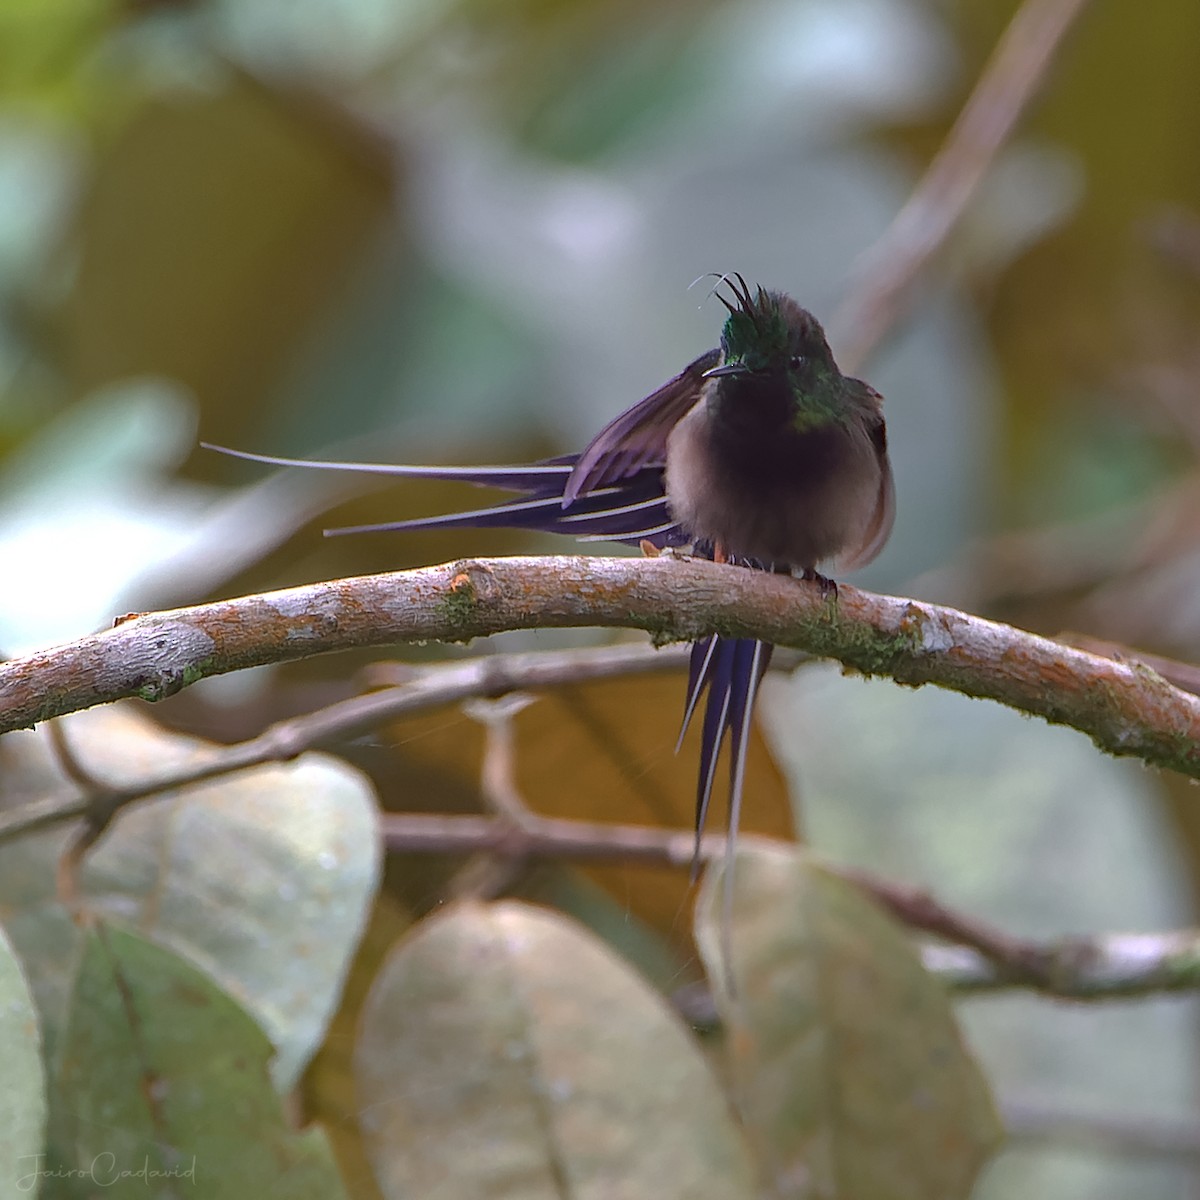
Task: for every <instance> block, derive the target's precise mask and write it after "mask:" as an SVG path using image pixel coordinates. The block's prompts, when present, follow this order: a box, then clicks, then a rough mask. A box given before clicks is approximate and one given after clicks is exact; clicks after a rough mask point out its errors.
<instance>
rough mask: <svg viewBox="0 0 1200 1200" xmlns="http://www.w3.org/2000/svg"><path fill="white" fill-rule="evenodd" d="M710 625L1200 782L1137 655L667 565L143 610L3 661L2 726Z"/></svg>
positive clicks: (482, 564) (1191, 753)
mask: <svg viewBox="0 0 1200 1200" xmlns="http://www.w3.org/2000/svg"><path fill="white" fill-rule="evenodd" d="M591 625H600V626H609V627H621V628H640V629H645V630H647V631H649V632H650V633H651V634H652V635H653V637H654V639H655V640H656V641H657V642H667V641H676V640H690V639H692V638H695V637H698V636H701V635H704V634H708V633H712V632H718V633H722V634H727V635H730V636H735V637H758V638H762V639H764V640H766V641H770V642H774V643H776V644H777V645H782V646H790V647H795V648H797V649H801V650H805V651H807V652H809V653H811V654H814V655H817V656H820V657H825V658H835V659H838V660H839V661H841V662H842V663H844V664H845V665H846V666H848V667H852V668H854V669H855V670H858V671H860V672H862V673H863V674H867V675H888V676H891V677H892V678H893V679H895V680H896V681H897V682H898V683H903V684H908V685H913V686H916V685H920V684H925V683H933V684H937V685H938V686H941V687H945V688H949V689H951V690H954V691H958V692H962V693H963V694H964V695H968V696H975V697H979V698H985V699H991V700H997V701H999V702H1000V703H1002V704H1006V705H1008V706H1010V707H1012V708H1016V709H1019V710H1021V711H1023V712H1027V713H1031V714H1033V715H1035V716H1039V717H1042V718H1044V719H1045V720H1047V721H1051V722H1055V723H1059V724H1066V725H1071V726H1073V727H1074V728H1076V729H1079V730H1080V731H1082V732H1083V733H1086V734H1087V735H1088V736H1090V737H1091V738H1092V740H1093V741H1094V742H1095V743H1096V744H1097V745H1098V746H1099V747H1100V748H1101V749H1102V750H1105V751H1107V752H1109V753H1111V754H1115V755H1130V756H1134V757H1137V758H1140V759H1142V760H1143V761H1144V762H1146V763H1150V764H1152V765H1155V766H1161V767H1169V768H1171V769H1174V770H1177V771H1180V772H1181V773H1183V774H1185V775H1189V776H1192V777H1194V778H1200V699H1198V698H1197V697H1195V696H1191V695H1188V694H1186V693H1184V692H1182V691H1180V690H1179V689H1177V688H1175V687H1173V686H1171V684H1169V683H1167V682H1166V680H1164V679H1163V678H1162V677H1161V676H1159V675H1157V674H1156V673H1155V672H1154V671H1152V670H1151V669H1150V668H1149V667H1147V666H1145V665H1144V664H1142V663H1140V662H1138V661H1136V660H1135V661H1119V660H1116V659H1110V658H1103V657H1099V656H1096V655H1093V654H1088V653H1086V652H1085V651H1082V650H1076V649H1072V648H1070V647H1068V646H1063V645H1061V644H1059V643H1057V642H1054V641H1051V640H1049V639H1047V638H1043V637H1037V636H1035V635H1033V634H1030V633H1025V632H1022V631H1021V630H1018V629H1014V628H1012V627H1011V626H1007V625H1002V624H999V623H997V622H994V621H986V620H983V619H982V618H980V617H973V616H970V615H968V614H966V613H962V612H958V611H956V610H954V609H950V608H942V607H939V606H937V605H933V604H924V603H920V602H917V601H914V600H905V599H898V598H895V597H890V596H879V595H874V594H871V593H869V592H862V591H859V590H858V589H856V588H852V587H849V586H842V587H841V588H840V589H839V592H838V595H837V598H836V599H827V598H826V597H825V596H824V595H823V594H822V592H821V589H820V588H819V587H818V586H817V585H815V584H809V583H805V582H802V581H799V580H795V579H789V578H786V577H783V576H776V575H770V574H767V573H765V572H760V571H749V570H746V569H744V568H740V567H733V566H727V565H720V564H714V563H708V562H701V561H697V560H678V559H673V558H667V557H663V558H658V559H636V558H599V557H582V556H563V557H545V558H492V559H482V558H481V559H463V560H460V561H459V562H455V563H449V564H445V565H442V566H437V567H423V568H420V569H417V570H412V571H397V572H392V573H389V574H384V575H366V576H360V577H358V578H353V579H338V580H332V581H329V582H323V583H315V584H310V585H307V586H305V587H298V588H290V589H288V590H286V591H280V592H269V593H264V594H260V595H253V596H244V597H240V598H238V599H234V600H225V601H218V602H216V603H212V604H204V605H198V606H196V607H194V608H181V609H174V610H171V611H168V612H162V613H148V614H143V615H141V616H135V617H130V618H127V619H125V620H122V621H121V622H120V623H119V624H117V625H116V627H115V628H113V629H110V630H106V631H105V632H103V633H99V634H95V635H92V636H90V637H85V638H81V639H79V640H78V641H75V642H71V643H68V644H66V645H63V646H59V647H55V648H52V649H49V650H43V651H38V652H37V653H35V654H31V655H29V656H27V657H25V658H20V659H15V660H13V661H10V662H7V663H3V664H0V733H3V732H5V731H7V730H11V729H18V728H23V727H26V726H29V725H32V724H34V723H35V722H37V721H42V720H46V719H48V718H50V717H54V716H59V715H61V714H63V713H68V712H74V711H77V710H79V709H82V708H88V707H91V706H92V705H95V704H102V703H106V702H108V701H111V700H118V699H122V698H124V697H128V696H140V697H141V698H143V699H145V700H157V699H160V698H162V697H164V696H168V695H171V694H172V693H174V692H177V691H179V690H180V689H181V688H183V687H186V686H187V685H188V684H190V683H194V682H195V681H196V680H198V679H203V678H205V677H206V676H210V675H219V674H222V673H224V672H227V671H234V670H238V669H240V668H243V667H249V666H258V665H261V664H265V663H277V662H286V661H291V660H294V659H298V658H304V657H308V656H310V655H314V654H322V653H328V652H330V651H334V650H345V649H349V648H351V647H363V646H390V645H394V644H395V643H397V642H413V641H430V640H439V641H469V640H470V639H472V638H476V637H486V636H487V635H489V634H493V633H498V632H501V631H502V630H506V629H534V628H569V627H580V626H591Z"/></svg>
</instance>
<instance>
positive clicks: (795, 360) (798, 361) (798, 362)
mask: <svg viewBox="0 0 1200 1200" xmlns="http://www.w3.org/2000/svg"><path fill="white" fill-rule="evenodd" d="M788 366H789V367H791V369H792V370H793V371H798V370H799V369H800V368H801V367H802V366H804V355H803V354H793V355H792V357H791V358H790V359H788Z"/></svg>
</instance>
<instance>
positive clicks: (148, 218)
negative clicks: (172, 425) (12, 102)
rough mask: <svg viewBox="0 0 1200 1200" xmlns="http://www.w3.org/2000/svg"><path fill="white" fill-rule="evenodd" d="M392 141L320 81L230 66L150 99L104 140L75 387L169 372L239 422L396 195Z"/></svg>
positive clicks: (69, 335) (84, 237) (216, 411)
mask: <svg viewBox="0 0 1200 1200" xmlns="http://www.w3.org/2000/svg"><path fill="white" fill-rule="evenodd" d="M392 174H393V161H392V154H391V150H390V148H389V147H388V146H387V145H386V144H385V143H384V142H383V141H382V140H380V139H378V138H375V137H374V136H371V135H368V134H367V133H366V131H365V130H364V129H363V128H362V127H361V126H359V125H358V124H356V123H355V122H354V121H353V120H351V119H350V118H349V117H347V116H346V114H345V113H344V112H343V111H342V110H340V109H339V108H338V107H337V106H336V105H335V104H333V103H332V102H331V101H329V100H327V99H325V98H323V97H321V96H319V95H317V94H315V93H313V94H308V93H304V92H300V91H292V92H288V91H284V90H282V89H279V88H274V87H271V86H268V85H266V84H264V83H262V82H261V81H258V80H256V79H254V78H253V77H251V76H248V75H245V74H233V73H228V74H226V75H225V76H224V78H223V79H222V80H221V86H220V88H219V90H218V89H215V88H214V89H210V90H207V91H200V90H195V91H191V92H187V91H177V92H174V93H164V94H161V95H159V96H156V97H155V98H153V99H151V100H149V101H147V102H146V104H145V105H144V106H143V107H142V109H141V110H140V111H139V112H138V113H137V114H136V116H135V117H134V118H133V119H132V120H131V121H130V122H129V123H128V125H127V127H126V128H125V129H124V130H123V132H122V134H121V136H120V137H119V138H117V139H116V140H115V141H114V143H113V144H112V145H110V146H108V147H107V148H106V152H105V154H104V155H103V156H102V157H101V158H100V159H99V161H98V162H97V164H96V170H95V173H94V175H93V177H92V179H91V181H90V184H89V187H88V189H87V193H86V195H85V196H84V198H83V201H82V204H81V207H80V211H79V215H78V220H77V227H76V230H75V233H76V236H77V238H78V241H79V270H78V277H77V280H76V282H75V286H74V287H73V289H72V291H71V292H70V294H69V296H68V298H67V300H66V304H65V307H64V309H63V311H62V313H61V321H62V335H63V337H64V339H65V357H66V361H67V364H68V369H69V372H70V377H71V381H72V383H73V385H74V387H75V389H76V390H77V391H79V392H84V391H88V390H90V389H91V388H93V387H96V386H98V385H100V384H104V383H108V382H111V381H112V380H114V379H120V378H122V377H124V376H126V375H141V374H161V375H165V376H167V377H169V378H172V379H175V380H178V381H179V382H180V383H182V384H183V385H184V386H186V387H188V388H190V389H191V390H192V391H193V392H194V393H195V394H196V396H197V398H198V400H199V401H200V403H201V406H202V407H203V409H204V411H205V415H206V422H207V423H206V429H207V432H208V434H209V435H210V436H212V437H214V439H215V440H218V441H219V440H222V435H221V429H222V426H224V428H226V429H229V428H230V427H232V426H236V427H237V428H244V423H245V418H246V414H248V413H256V412H258V411H259V410H261V408H262V406H263V403H264V397H269V396H270V394H271V393H272V390H273V388H275V387H276V386H278V383H279V381H280V378H281V375H282V372H283V371H284V369H285V368H286V366H287V365H288V364H289V362H290V361H291V356H292V355H294V354H295V343H296V341H297V339H298V338H301V337H305V336H309V335H310V334H311V333H312V330H313V326H314V323H315V322H316V321H317V320H318V319H319V318H321V317H322V316H323V315H324V314H325V313H326V312H327V310H329V309H330V308H331V307H332V301H333V298H334V296H335V295H336V294H337V292H338V290H339V289H340V288H341V287H343V286H345V284H346V282H347V279H348V275H349V271H350V268H351V267H352V265H353V264H354V263H355V262H356V261H357V259H358V257H359V256H360V255H361V254H362V253H363V250H364V245H365V244H366V242H367V240H368V239H369V238H370V237H371V236H372V235H375V234H377V233H378V231H379V229H380V228H381V226H382V223H383V221H384V218H385V216H386V214H387V211H388V207H389V205H390V204H391V202H392V195H391V188H392V183H393V179H392Z"/></svg>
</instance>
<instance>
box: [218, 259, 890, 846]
mask: <svg viewBox="0 0 1200 1200" xmlns="http://www.w3.org/2000/svg"><path fill="white" fill-rule="evenodd" d="M722 286H726V287H728V289H729V291H730V293H731V295H732V299H728V298H726V297H725V296H724V295H722V294H721V291H720V288H721V287H722ZM714 294H715V295H716V296H717V298H718V299H719V300H720V301H721V303H722V304H723V305H724V306H725V308H726V309H727V310H728V313H729V316H728V318H727V320H726V321H725V327H724V329H723V330H722V333H721V345H720V348H719V349H715V350H710V351H709V352H708V353H706V354H702V355H701V356H700V357H699V358H698V359H696V360H695V362H693V363H690V364H689V365H688V366H687V367H685V368H684V369H683V371H682V372H680V374H678V375H676V376H675V378H674V379H671V380H669V381H668V382H667V383H665V384H663V386H662V387H660V388H659V389H658V391H656V392H654V393H652V394H651V395H649V396H647V397H646V398H645V399H644V400H642V401H641V402H640V403H638V404H635V405H634V406H633V407H632V408H630V409H628V410H627V411H626V412H624V413H622V414H621V415H620V416H618V417H616V418H615V419H614V420H612V421H611V422H609V424H608V425H606V426H605V427H604V428H603V429H602V430H601V431H600V432H599V433H598V434H597V435H596V436H595V437H594V438H593V439H592V440H591V442H589V443H588V445H587V446H586V447H585V448H584V450H583V452H582V453H581V454H577V455H566V456H563V457H561V458H553V459H547V460H545V461H543V462H538V463H532V464H529V465H525V466H510V467H422V466H394V465H391V464H380V463H345V462H314V461H310V460H298V459H288V458H277V457H273V456H268V455H260V454H246V453H243V452H241V451H235V450H227V449H225V448H223V447H219V446H210V447H209V448H210V449H214V450H221V451H222V452H223V453H228V454H233V455H235V456H236V457H239V458H247V459H250V460H251V461H254V462H263V463H269V464H273V465H278V466H303V467H317V468H322V469H335V470H353V471H368V472H373V473H379V474H391V475H406V476H423V477H427V478H433V479H458V480H464V481H466V482H469V483H474V484H479V485H482V486H487V487H497V488H503V489H507V490H509V491H514V492H518V493H523V498H522V499H519V500H514V501H510V502H508V503H503V504H496V505H492V506H490V507H488V508H482V509H476V510H474V511H471V512H458V513H449V514H446V515H444V516H436V517H423V518H418V519H416V520H408V521H393V522H388V523H386V524H382V525H365V526H356V527H353V528H347V529H333V530H328V531H327V532H328V533H331V534H340V533H365V532H369V531H382V530H401V529H429V528H433V527H441V528H464V527H476V528H478V527H483V526H509V527H519V528H523V529H537V530H547V531H551V532H555V533H570V534H574V535H576V537H577V538H578V539H579V540H580V541H605V540H607V541H617V542H625V543H629V544H633V545H637V544H639V543H643V542H647V543H650V544H651V545H652V546H653V547H656V548H658V549H662V548H664V547H667V546H671V547H682V546H689V545H690V546H691V549H692V553H693V554H695V555H698V556H700V557H704V558H709V559H713V560H715V561H717V562H727V563H733V564H735V565H739V566H745V567H751V568H756V569H759V570H767V571H775V572H781V573H789V572H792V571H796V570H798V571H800V572H802V574H803V575H804V577H805V578H808V579H815V580H817V581H818V582H820V583H821V585H822V587H823V588H826V589H828V590H833V589H834V585H833V584H832V583H831V582H830V581H829V580H827V579H825V578H824V577H823V576H821V575H818V574H817V567H818V565H820V564H822V563H825V562H833V563H834V564H836V565H838V566H840V567H847V568H848V567H856V566H862V565H864V564H865V563H868V562H870V561H871V559H873V558H874V557H875V556H876V555H877V554H878V553H879V551H880V550H881V549H882V547H883V544H884V542H885V541H886V540H887V537H888V534H889V533H890V532H891V528H892V518H893V514H894V495H893V489H892V472H891V466H890V464H889V462H888V454H887V435H886V431H885V426H884V420H883V413H882V411H881V408H880V404H881V399H882V398H881V397H880V395H879V393H878V392H876V391H875V390H874V389H873V388H871V387H869V386H868V385H867V384H865V383H863V382H862V381H861V380H858V379H850V378H847V377H846V376H844V375H842V373H841V372H840V371H839V370H838V368H837V366H836V364H835V363H834V361H833V355H832V353H831V352H830V350H829V346H828V344H827V342H826V340H825V334H824V331H823V330H822V329H821V326H820V324H819V323H818V322H817V320H816V318H815V317H814V316H813V315H812V314H811V313H809V312H807V311H806V310H805V309H803V308H801V307H800V306H799V305H798V304H797V303H796V302H795V301H794V300H792V299H791V298H790V297H788V296H785V295H783V294H782V293H781V292H768V291H764V290H763V289H762V288H761V287H759V288H757V289H755V291H754V292H753V293H752V292H751V290H750V288H749V286H748V285H747V284H746V281H745V280H744V279H743V278H742V277H741V276H740V275H733V276H722V277H721V278H720V280H719V282H718V284H717V287H716V288H715V289H714ZM771 650H772V647H771V646H770V645H769V644H768V643H766V642H760V641H756V640H754V639H749V638H726V637H721V636H720V635H716V634H714V635H712V636H710V637H707V638H705V639H703V640H702V641H699V642H697V643H695V645H694V646H693V647H692V654H691V662H690V669H689V678H688V688H687V697H686V704H685V708H684V716H683V727H682V729H681V731H680V735H679V737H680V741H682V739H683V735H684V733H686V732H687V729H688V725H689V723H690V722H691V719H692V717H693V715H694V714H695V711H696V708H697V706H698V704H699V702H700V699H701V697H702V696H703V695H704V694H705V692H707V703H706V706H705V714H704V726H703V731H702V737H701V750H700V775H699V779H698V782H697V787H696V839H697V849H698V848H699V839H700V833H701V831H702V829H703V827H704V823H705V817H706V816H707V813H708V806H709V801H710V799H711V797H712V791H713V782H714V776H715V772H716V765H717V758H718V756H719V753H720V749H721V745H722V743H723V742H724V740H725V736H726V734H727V733H728V734H729V736H730V738H731V741H732V753H731V757H730V792H729V826H730V830H731V832H733V831H736V829H737V824H738V818H739V814H740V810H741V799H742V783H743V778H744V773H745V762H746V749H747V746H748V742H749V732H750V719H751V713H752V709H753V704H754V697H755V695H756V693H757V690H758V685H759V683H760V681H761V679H762V676H763V673H764V672H765V671H766V669H767V663H768V661H769V659H770V656H771Z"/></svg>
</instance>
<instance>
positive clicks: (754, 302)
mask: <svg viewBox="0 0 1200 1200" xmlns="http://www.w3.org/2000/svg"><path fill="white" fill-rule="evenodd" d="M721 284H724V285H725V286H726V287H728V289H729V291H730V292H732V293H733V300H732V301H731V300H730V299H728V298H727V297H726V296H724V295H722V293H721V292H720V290H716V291H715V292H714V294H715V295H716V297H717V299H718V300H720V301H721V303H722V304H723V305H725V307H726V308H727V309H728V310H729V317H728V319H727V320H726V322H725V328H724V329H723V330H722V332H721V350H722V362H721V365H720V366H717V367H713V368H712V370H710V371H707V372H706V375H707V376H708V377H709V378H720V377H724V376H738V375H760V376H761V375H767V374H783V373H785V372H800V373H808V372H811V371H813V370H817V371H820V372H824V371H827V370H828V369H829V368H831V367H832V366H833V356H832V354H831V353H830V350H829V344H828V343H827V342H826V340H825V331H824V330H823V329H822V328H821V325H820V322H819V321H818V320H817V319H816V317H814V316H813V315H812V313H810V312H809V311H808V310H807V309H804V308H801V307H800V305H798V304H797V303H796V302H795V301H794V300H793V299H792V298H791V297H790V296H785V295H784V294H783V293H782V292H768V291H766V290H765V289H764V288H761V287H759V288H756V289H755V291H754V292H753V293H751V291H750V287H749V285H748V284H747V283H746V281H745V279H743V278H742V276H741V275H736V274H735V275H726V276H722V278H721V283H720V284H718V285H717V288H718V289H719V288H720V287H721Z"/></svg>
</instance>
